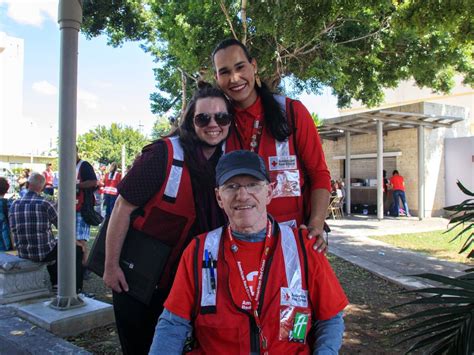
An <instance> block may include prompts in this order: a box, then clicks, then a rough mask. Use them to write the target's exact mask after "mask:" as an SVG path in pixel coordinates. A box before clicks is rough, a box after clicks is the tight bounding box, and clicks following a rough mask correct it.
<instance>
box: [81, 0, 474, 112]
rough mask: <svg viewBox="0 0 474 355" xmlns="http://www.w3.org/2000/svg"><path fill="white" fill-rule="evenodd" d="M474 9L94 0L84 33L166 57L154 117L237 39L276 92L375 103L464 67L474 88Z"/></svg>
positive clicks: (471, 5)
mask: <svg viewBox="0 0 474 355" xmlns="http://www.w3.org/2000/svg"><path fill="white" fill-rule="evenodd" d="M473 13H474V1H471V0H458V1H436V0H409V1H400V0H392V1H389V0H381V1H379V0H375V1H374V0H372V1H361V0H359V1H356V0H355V1H342V0H334V1H326V0H319V1H317V0H294V1H281V0H269V1H246V0H241V1H235V0H212V1H200V0H183V1H171V0H101V1H92V0H89V1H85V3H84V22H83V28H82V31H83V32H84V33H85V34H86V35H87V36H89V37H94V36H97V35H99V34H105V35H107V36H108V38H109V43H110V44H111V45H114V46H118V45H120V44H121V43H123V42H124V41H127V40H133V41H141V43H142V44H141V45H142V47H143V49H144V50H145V51H147V52H149V53H150V54H151V55H152V56H153V58H155V60H156V63H157V67H156V68H155V69H154V74H155V78H156V82H157V85H156V87H157V89H158V90H159V91H157V92H155V93H153V94H151V96H150V98H151V101H152V104H151V107H152V111H153V112H154V113H164V112H166V111H168V110H170V109H172V108H176V109H179V108H180V107H181V106H182V104H183V103H184V101H185V97H186V96H187V97H189V95H190V92H191V91H192V90H193V89H194V87H195V86H194V85H193V83H194V82H195V81H196V80H198V79H199V78H205V79H207V80H212V78H213V73H212V64H211V61H210V54H211V52H212V49H213V48H214V46H215V45H216V44H217V43H218V42H220V41H221V40H223V39H225V38H229V37H236V38H238V39H240V40H243V41H244V42H246V44H247V45H248V47H249V48H250V50H251V53H252V54H253V56H254V57H255V58H256V59H257V62H258V65H259V74H260V77H261V78H262V79H263V80H265V81H266V82H267V83H268V84H269V85H270V87H271V88H272V89H277V88H278V85H279V84H280V82H281V80H282V79H283V78H288V80H290V81H291V82H292V84H293V85H294V87H295V88H297V90H298V91H299V92H302V91H307V92H313V93H318V92H319V91H320V90H321V88H322V87H324V86H329V87H331V88H332V90H333V93H334V94H335V95H337V97H338V104H339V106H340V107H344V106H348V105H349V104H350V102H351V100H352V99H357V100H361V101H362V102H363V103H364V104H366V105H369V106H374V105H377V104H378V103H380V102H381V101H382V100H383V93H382V89H383V88H385V87H395V86H396V85H397V84H398V82H399V81H401V80H406V79H409V78H411V77H412V78H414V80H415V81H416V83H417V84H418V85H419V86H425V87H430V88H432V89H433V90H434V91H438V92H447V91H449V90H450V88H451V87H452V86H453V83H454V81H453V75H454V74H455V73H456V72H459V73H462V74H463V75H464V78H465V80H464V81H465V83H466V84H469V85H473V83H474V70H473V68H474V65H473V60H472V59H473V57H472V53H473V49H474V48H473V47H474V46H473V27H474V26H473V24H474V20H473V18H474V17H473V16H472V14H473ZM183 89H184V91H185V92H186V94H187V95H185V96H184V97H182V96H181V94H182V92H183Z"/></svg>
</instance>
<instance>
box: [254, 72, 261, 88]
mask: <svg viewBox="0 0 474 355" xmlns="http://www.w3.org/2000/svg"><path fill="white" fill-rule="evenodd" d="M255 84H257V86H258V87H259V88H261V87H262V81H261V80H260V76H259V75H258V73H257V72H255Z"/></svg>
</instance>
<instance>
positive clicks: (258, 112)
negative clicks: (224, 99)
mask: <svg viewBox="0 0 474 355" xmlns="http://www.w3.org/2000/svg"><path fill="white" fill-rule="evenodd" d="M235 112H236V113H237V114H238V115H240V114H242V113H245V114H247V115H250V116H252V117H253V118H256V117H261V116H262V115H263V105H262V99H261V98H260V95H259V96H257V100H255V102H254V103H253V104H252V105H250V106H249V107H247V108H239V107H235Z"/></svg>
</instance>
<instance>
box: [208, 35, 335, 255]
mask: <svg viewBox="0 0 474 355" xmlns="http://www.w3.org/2000/svg"><path fill="white" fill-rule="evenodd" d="M212 62H213V65H214V70H215V79H216V82H217V85H218V86H219V88H220V89H222V90H223V91H224V92H225V93H226V95H227V96H228V97H229V98H230V99H231V101H232V103H233V105H234V108H235V110H236V114H235V121H234V127H233V130H232V131H231V134H230V136H229V138H228V139H227V141H226V151H232V150H238V149H245V150H250V151H253V152H256V153H258V154H259V155H260V156H261V157H262V158H263V159H264V161H265V164H266V167H267V169H268V171H269V173H270V178H271V181H272V183H273V184H274V195H273V199H272V202H271V203H270V205H269V207H268V211H269V213H270V214H271V215H273V216H274V217H275V219H276V220H277V221H278V222H280V223H287V224H289V225H290V226H292V227H294V226H299V227H301V228H304V229H308V230H309V238H312V237H314V236H318V237H319V236H320V237H321V238H317V240H316V243H315V244H314V248H315V249H317V250H319V251H322V250H325V248H326V242H325V241H324V240H323V239H324V233H323V231H324V220H325V218H326V211H327V207H328V204H329V197H330V191H331V185H330V180H331V178H330V174H329V171H328V168H327V165H326V160H325V157H324V152H323V149H322V145H321V140H320V137H319V134H318V131H317V129H316V127H315V125H314V122H313V120H312V118H311V115H310V114H309V112H308V110H307V109H306V108H305V107H304V105H303V104H302V103H301V102H299V101H296V100H291V99H289V98H287V97H284V96H280V95H275V94H274V93H272V92H271V91H270V90H269V88H268V87H267V85H266V84H265V83H264V82H262V81H261V80H260V78H259V76H258V67H257V61H256V59H255V58H253V57H252V56H251V55H250V52H249V50H248V49H247V47H246V46H245V45H244V44H242V43H241V42H239V41H238V40H236V39H227V40H224V41H222V42H221V43H219V44H218V45H217V46H216V48H215V49H214V51H213V53H212Z"/></svg>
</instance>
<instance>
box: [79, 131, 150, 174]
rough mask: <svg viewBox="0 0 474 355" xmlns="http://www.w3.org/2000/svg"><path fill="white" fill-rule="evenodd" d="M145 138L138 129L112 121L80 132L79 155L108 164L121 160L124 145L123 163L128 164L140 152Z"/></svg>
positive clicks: (144, 143) (146, 141) (145, 140)
mask: <svg viewBox="0 0 474 355" xmlns="http://www.w3.org/2000/svg"><path fill="white" fill-rule="evenodd" d="M147 143H148V140H147V138H146V137H145V136H144V135H143V134H141V133H140V132H139V131H138V130H135V129H133V128H131V127H128V126H125V127H122V126H121V125H118V124H116V123H112V125H111V126H110V127H105V126H98V127H96V128H94V129H91V130H90V131H89V132H87V133H84V134H81V135H80V136H79V137H78V139H77V146H78V148H79V155H80V156H81V158H84V159H86V160H88V161H90V162H97V163H101V164H110V163H111V162H114V161H115V162H116V163H118V164H120V162H121V161H122V145H125V164H126V166H128V165H130V164H131V163H132V162H133V160H134V159H135V157H136V156H137V155H138V154H139V153H140V152H141V150H142V148H143V146H144V145H146V144H147Z"/></svg>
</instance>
